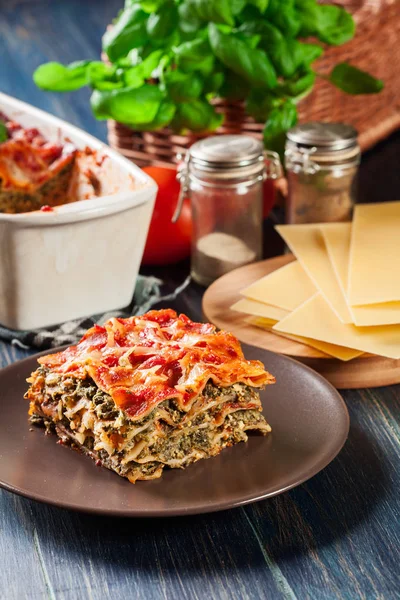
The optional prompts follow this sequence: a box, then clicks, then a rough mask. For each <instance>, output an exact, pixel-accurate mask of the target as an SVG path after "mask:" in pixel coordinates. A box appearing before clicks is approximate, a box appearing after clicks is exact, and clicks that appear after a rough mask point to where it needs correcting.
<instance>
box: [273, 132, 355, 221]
mask: <svg viewBox="0 0 400 600" xmlns="http://www.w3.org/2000/svg"><path fill="white" fill-rule="evenodd" d="M359 163H360V148H359V145H358V142H357V131H356V130H355V129H354V128H353V127H351V126H350V125H346V124H344V123H317V122H311V123H304V124H302V125H297V126H296V127H293V128H292V129H290V131H289V132H288V134H287V141H286V149H285V166H286V174H287V181H288V198H287V204H286V221H287V223H322V222H329V221H348V220H350V219H351V217H352V211H353V206H354V203H355V201H356V183H357V171H358V165H359Z"/></svg>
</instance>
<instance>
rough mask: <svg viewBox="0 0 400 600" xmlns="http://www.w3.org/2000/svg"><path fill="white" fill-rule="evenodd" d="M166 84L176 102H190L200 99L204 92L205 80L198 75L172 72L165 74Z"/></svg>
mask: <svg viewBox="0 0 400 600" xmlns="http://www.w3.org/2000/svg"><path fill="white" fill-rule="evenodd" d="M164 83H165V87H166V90H167V92H168V95H169V96H170V97H171V98H172V100H174V102H190V101H191V100H195V99H196V98H198V97H199V96H200V94H201V93H202V91H203V80H202V78H201V77H200V75H198V74H197V73H182V72H181V71H176V70H175V71H170V72H169V73H166V74H165V76H164Z"/></svg>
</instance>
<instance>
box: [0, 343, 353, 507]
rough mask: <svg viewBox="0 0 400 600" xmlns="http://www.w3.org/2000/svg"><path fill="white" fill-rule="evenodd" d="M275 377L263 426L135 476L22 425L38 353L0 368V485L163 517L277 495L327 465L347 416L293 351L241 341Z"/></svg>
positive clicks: (54, 500) (39, 496)
mask: <svg viewBox="0 0 400 600" xmlns="http://www.w3.org/2000/svg"><path fill="white" fill-rule="evenodd" d="M244 351H245V354H246V357H247V358H258V359H260V360H261V361H263V362H264V364H265V365H266V367H267V369H268V370H269V371H270V372H271V373H273V374H274V375H275V376H276V379H277V383H276V384H275V385H273V386H268V387H267V389H266V390H265V391H263V392H262V393H261V397H262V402H263V407H264V413H265V416H266V418H267V420H268V422H269V423H270V424H271V426H272V433H271V434H270V435H269V436H267V437H263V436H256V435H255V436H251V437H250V439H249V442H248V443H246V444H244V443H240V444H238V445H237V446H234V447H233V448H229V449H226V450H224V451H223V452H222V454H220V455H219V456H217V457H215V458H210V459H208V460H201V461H199V462H198V463H196V464H194V465H192V466H190V467H188V468H187V469H185V470H168V471H166V472H165V473H164V475H163V477H162V478H161V479H158V480H155V481H148V482H146V481H143V482H142V481H139V482H138V483H136V484H135V485H132V484H131V483H129V482H128V481H127V480H126V479H123V478H122V477H119V476H118V475H116V474H115V473H113V472H111V471H108V470H107V469H104V468H102V467H96V465H95V463H94V462H93V461H92V460H91V459H90V458H88V457H86V456H83V455H81V454H79V453H78V452H74V451H73V450H70V449H69V448H65V447H63V446H60V445H58V444H57V443H56V441H57V438H56V436H55V435H48V436H46V435H44V433H43V430H42V429H40V428H35V429H34V431H30V430H29V424H28V419H27V409H28V403H27V401H26V400H24V398H23V395H24V392H25V391H26V389H27V383H26V382H25V379H26V377H28V376H29V374H30V373H31V372H32V371H33V370H34V369H35V368H36V358H37V355H36V356H32V357H30V358H28V359H25V360H22V361H20V362H17V363H14V364H13V365H10V366H9V367H6V368H5V369H2V370H1V371H0V457H1V460H0V485H1V486H2V487H4V488H5V489H6V490H9V491H10V492H15V493H17V494H21V495H22V496H26V497H28V498H32V499H34V500H38V501H40V502H46V503H48V504H53V505H55V506H60V507H63V508H69V509H72V510H79V511H84V512H90V513H98V514H105V515H117V516H124V517H150V516H152V517H160V516H172V515H186V514H195V513H205V512H212V511H217V510H223V509H227V508H232V507H235V506H240V505H243V504H248V503H250V502H255V501H257V500H261V499H263V498H268V497H270V496H275V495H277V494H280V493H282V492H284V491H286V490H289V489H290V488H293V487H295V486H296V485H299V484H300V483H302V482H304V481H306V480H307V479H309V478H310V477H312V476H313V475H315V474H316V473H318V471H320V470H321V469H323V468H324V467H326V465H327V464H328V463H330V462H331V460H332V459H333V458H334V457H335V456H336V455H337V453H338V452H339V451H340V449H341V448H342V446H343V444H344V442H345V441H346V438H347V434H348V429H349V416H348V412H347V409H346V406H345V404H344V402H343V400H342V398H341V397H340V396H339V394H338V393H337V391H336V390H335V389H334V388H333V387H332V386H331V385H330V384H329V383H328V382H327V381H326V380H325V379H323V378H322V377H321V376H320V375H318V374H317V373H316V372H314V371H312V370H311V369H309V368H308V367H306V366H304V365H303V364H301V363H299V362H296V361H294V360H292V359H290V358H286V357H284V356H280V355H278V354H273V353H272V352H269V351H267V350H260V349H258V348H253V347H251V346H244Z"/></svg>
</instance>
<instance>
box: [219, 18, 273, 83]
mask: <svg viewBox="0 0 400 600" xmlns="http://www.w3.org/2000/svg"><path fill="white" fill-rule="evenodd" d="M208 31H209V39H210V44H211V48H212V50H213V52H214V54H215V56H216V57H217V58H218V59H219V60H220V61H221V62H222V63H223V64H224V65H225V66H226V67H228V68H229V69H231V70H232V71H234V72H235V73H236V74H237V75H240V76H241V77H243V78H244V79H246V80H247V81H248V82H249V83H251V84H252V85H253V86H254V87H256V88H266V89H273V88H274V87H276V85H277V77H276V73H275V69H274V67H273V66H272V64H271V62H270V60H269V58H268V56H267V55H266V54H265V52H263V51H261V50H258V49H254V48H249V47H248V46H247V45H246V43H245V42H243V41H242V40H239V39H237V38H235V37H233V36H230V35H225V34H224V33H221V31H220V30H219V29H218V27H217V26H216V25H214V24H213V23H210V24H209V26H208Z"/></svg>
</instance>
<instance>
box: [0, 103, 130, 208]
mask: <svg viewBox="0 0 400 600" xmlns="http://www.w3.org/2000/svg"><path fill="white" fill-rule="evenodd" d="M0 134H2V138H0V213H9V214H17V213H25V212H31V211H34V210H40V209H42V210H50V211H51V210H52V209H53V208H54V207H56V206H60V205H62V204H68V203H70V202H76V201H78V200H88V199H90V198H94V197H99V196H104V195H108V194H112V193H117V192H119V191H125V190H124V189H123V187H121V185H120V182H119V181H117V179H116V178H117V174H115V173H113V170H112V168H111V167H110V165H109V164H108V162H109V161H108V160H107V156H106V155H104V154H103V155H102V154H101V153H98V152H97V151H96V150H92V149H91V148H88V147H87V148H84V149H82V150H78V149H77V148H75V146H74V145H73V144H72V143H71V142H69V141H66V140H64V141H63V143H61V141H60V142H59V143H53V142H51V141H49V140H47V139H46V138H45V137H44V136H43V135H42V134H41V133H40V131H38V129H36V128H33V127H31V128H23V127H22V126H21V125H20V124H19V123H17V122H16V121H12V120H10V119H8V118H7V117H6V116H5V115H4V114H2V113H0ZM4 136H5V139H3V138H4ZM1 139H2V140H3V141H1ZM104 163H106V164H104ZM128 189H129V190H130V189H135V182H133V181H132V182H129V184H128Z"/></svg>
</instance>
